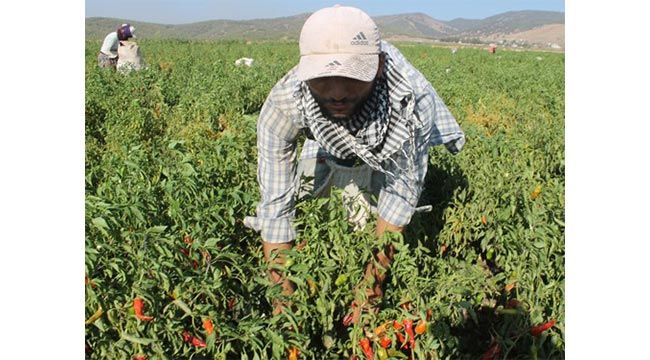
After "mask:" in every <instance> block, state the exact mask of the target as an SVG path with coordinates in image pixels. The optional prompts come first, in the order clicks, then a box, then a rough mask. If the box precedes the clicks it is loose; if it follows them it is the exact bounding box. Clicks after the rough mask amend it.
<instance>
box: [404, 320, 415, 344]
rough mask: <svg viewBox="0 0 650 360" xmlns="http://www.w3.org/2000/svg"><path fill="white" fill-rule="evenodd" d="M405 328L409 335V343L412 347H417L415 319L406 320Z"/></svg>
mask: <svg viewBox="0 0 650 360" xmlns="http://www.w3.org/2000/svg"><path fill="white" fill-rule="evenodd" d="M403 323H404V328H405V329H406V335H408V336H409V345H411V348H412V349H415V334H414V333H413V320H408V319H406V320H404V321H403Z"/></svg>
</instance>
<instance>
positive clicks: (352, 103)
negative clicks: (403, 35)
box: [245, 5, 465, 322]
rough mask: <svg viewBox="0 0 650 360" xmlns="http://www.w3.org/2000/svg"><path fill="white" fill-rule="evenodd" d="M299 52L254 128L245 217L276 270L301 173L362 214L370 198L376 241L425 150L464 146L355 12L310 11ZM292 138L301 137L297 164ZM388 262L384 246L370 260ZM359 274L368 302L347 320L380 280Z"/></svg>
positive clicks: (431, 96)
mask: <svg viewBox="0 0 650 360" xmlns="http://www.w3.org/2000/svg"><path fill="white" fill-rule="evenodd" d="M299 46H300V62H299V63H298V65H297V66H296V67H294V68H293V69H291V70H290V71H289V72H288V73H287V74H286V75H285V76H284V77H283V78H282V79H280V80H279V81H278V82H277V84H276V85H275V86H274V87H273V89H272V90H271V93H270V94H269V96H268V97H267V99H266V101H265V103H264V105H263V107H262V110H261V113H260V116H259V119H258V122H257V136H258V137H257V146H258V181H259V184H260V191H261V201H260V203H259V204H258V206H257V216H256V217H247V218H246V219H245V224H246V225H247V226H248V227H250V228H253V229H255V230H256V231H259V232H260V233H261V236H262V240H263V250H264V255H265V259H266V260H267V261H271V262H275V263H282V262H283V258H282V256H278V257H272V256H271V254H272V252H274V251H279V250H282V249H291V248H292V246H293V243H294V241H295V238H296V233H295V230H294V228H293V225H292V220H293V217H294V214H295V211H294V204H295V199H296V196H297V195H298V193H299V192H300V188H301V187H300V184H299V181H298V180H299V179H300V177H301V175H306V176H309V177H313V184H310V185H311V186H310V187H309V188H310V189H311V190H312V192H313V193H314V194H316V195H318V194H321V195H322V194H325V193H326V192H327V189H328V188H329V187H330V186H332V185H334V186H337V187H342V188H345V191H346V192H347V193H348V195H349V197H354V198H356V199H357V200H358V201H357V203H359V202H360V203H362V204H365V205H367V206H365V208H366V209H368V208H372V205H370V204H369V201H368V198H365V199H364V198H363V196H360V191H361V190H362V189H365V190H368V191H369V192H371V193H374V194H376V195H378V200H377V204H376V207H375V211H376V212H377V223H376V234H377V235H378V236H381V235H382V234H383V233H384V232H386V231H391V232H402V231H403V229H404V227H405V226H406V225H407V224H408V223H409V222H410V221H411V216H412V215H413V213H414V212H415V209H416V206H417V203H418V199H419V197H420V194H421V192H422V187H423V183H424V178H425V175H426V171H427V163H428V160H429V158H428V149H429V147H431V146H435V145H440V144H444V145H445V146H446V148H447V149H448V150H449V151H450V152H452V153H454V154H455V153H458V152H459V151H460V150H461V149H462V147H463V145H464V143H465V136H464V134H463V131H462V130H461V128H460V127H459V126H458V124H457V122H456V120H455V119H454V117H453V116H452V115H451V113H450V112H449V110H448V109H447V107H446V106H445V104H444V103H443V101H442V100H441V99H440V98H439V97H438V95H437V93H436V91H435V90H434V89H433V87H432V86H431V84H430V83H429V82H428V81H427V80H426V79H425V78H424V76H423V75H422V74H421V73H420V72H419V71H417V70H416V69H415V68H414V67H413V66H412V65H411V64H410V63H409V62H408V61H407V60H406V59H405V58H404V56H403V55H402V54H401V53H400V52H399V51H398V50H397V49H396V48H395V47H393V46H392V45H390V44H389V43H387V42H385V41H382V40H381V39H380V36H379V30H378V28H377V26H376V25H375V23H374V22H373V20H372V19H371V18H370V17H369V16H368V15H367V14H366V13H364V12H363V11H361V10H359V9H356V8H353V7H345V6H338V5H337V6H334V7H329V8H324V9H321V10H319V11H317V12H315V13H314V14H312V15H311V16H310V17H309V18H308V19H307V20H306V22H305V24H304V26H303V28H302V31H301V34H300V44H299ZM300 134H305V135H307V138H308V139H307V140H306V141H305V144H304V146H303V150H302V153H301V155H300V158H299V161H298V164H296V162H297V161H296V159H297V154H296V142H297V137H298V136H299V135H300ZM359 199H360V201H359ZM348 210H349V216H350V220H352V221H354V222H355V223H357V225H361V226H362V225H363V224H364V221H365V220H364V219H365V215H367V212H365V213H364V212H363V211H361V213H362V214H361V215H362V216H359V212H358V211H355V208H354V207H349V208H348ZM357 210H358V209H357ZM393 255H394V248H393V247H392V246H388V247H387V248H385V249H377V251H375V260H376V261H377V262H378V263H379V264H380V265H381V266H382V267H383V268H384V269H387V268H388V267H389V266H390V264H391V262H392V259H393ZM365 269H366V271H365V278H366V280H368V279H370V280H373V281H370V283H373V284H374V285H372V286H370V287H369V288H367V289H362V288H359V287H358V288H357V289H358V291H364V292H365V293H366V295H367V296H366V297H360V298H363V299H367V300H364V301H363V303H358V302H362V301H360V300H355V302H353V303H352V313H351V317H349V318H351V319H352V322H356V321H357V320H358V318H359V315H360V312H361V310H362V309H363V308H364V307H365V305H368V304H370V305H371V304H372V302H373V300H376V299H378V298H380V297H381V296H382V295H383V291H382V284H383V282H384V279H385V277H386V273H385V272H384V271H380V270H383V269H377V268H375V266H374V262H373V261H371V262H370V263H368V264H366V268H365ZM269 274H270V278H271V280H272V281H273V282H275V283H281V284H282V287H283V291H284V293H285V294H290V293H292V292H293V289H294V285H293V284H292V283H291V282H290V281H288V280H287V279H284V278H283V277H282V274H280V273H279V272H277V271H275V270H273V271H270V273H269ZM373 277H374V279H373ZM357 299H359V297H357ZM278 310H280V311H281V305H279V304H277V307H276V312H277V311H278Z"/></svg>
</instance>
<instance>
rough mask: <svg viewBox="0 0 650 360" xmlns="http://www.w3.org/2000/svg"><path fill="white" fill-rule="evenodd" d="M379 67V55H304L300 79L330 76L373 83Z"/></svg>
mask: <svg viewBox="0 0 650 360" xmlns="http://www.w3.org/2000/svg"><path fill="white" fill-rule="evenodd" d="M378 67H379V55H378V54H319V55H304V56H301V57H300V62H299V63H298V72H297V75H298V79H299V80H300V81H307V80H311V79H314V78H320V77H328V76H342V77H347V78H352V79H356V80H360V81H366V82H368V81H372V80H373V79H374V78H375V75H377V69H378Z"/></svg>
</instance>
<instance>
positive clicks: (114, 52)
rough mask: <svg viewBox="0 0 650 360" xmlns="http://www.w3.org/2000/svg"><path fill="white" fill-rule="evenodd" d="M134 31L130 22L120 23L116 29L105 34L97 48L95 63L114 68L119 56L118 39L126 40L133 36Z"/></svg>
mask: <svg viewBox="0 0 650 360" xmlns="http://www.w3.org/2000/svg"><path fill="white" fill-rule="evenodd" d="M134 32H135V27H133V26H132V25H130V24H122V25H120V26H119V27H118V28H117V30H116V31H113V32H111V33H109V34H108V35H106V37H105V38H104V42H103V43H102V47H101V49H100V50H99V54H98V55H97V63H98V65H99V67H102V68H113V69H115V68H116V66H117V61H118V57H119V54H118V48H119V46H120V41H127V40H128V39H130V38H132V37H135V34H134Z"/></svg>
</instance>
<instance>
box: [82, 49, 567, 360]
mask: <svg viewBox="0 0 650 360" xmlns="http://www.w3.org/2000/svg"><path fill="white" fill-rule="evenodd" d="M139 44H140V47H141V50H142V53H143V55H144V57H145V61H146V62H147V64H148V65H149V68H148V69H146V70H143V71H140V72H137V73H131V74H128V75H122V74H119V73H115V72H113V71H110V70H105V69H100V68H98V67H97V65H96V55H97V51H98V49H99V47H100V43H99V41H88V42H86V52H85V56H86V69H85V70H86V77H85V89H86V90H85V91H86V94H85V143H86V149H85V153H86V154H85V201H86V204H85V293H86V297H85V314H86V322H85V334H86V335H85V349H86V357H87V358H89V359H145V358H146V359H240V358H241V359H271V358H272V359H297V358H299V359H341V358H345V359H347V358H357V359H366V358H367V355H366V353H365V352H364V350H363V349H362V346H361V344H364V346H367V347H368V348H369V350H370V351H372V352H373V357H374V358H375V359H386V358H393V359H407V358H413V359H480V358H482V359H506V358H507V359H537V358H539V359H562V358H564V348H565V336H564V324H565V313H564V305H565V303H564V290H565V288H564V279H565V271H564V263H565V262H564V191H565V169H564V159H565V158H564V54H559V53H541V52H512V51H497V53H496V54H489V53H488V52H487V51H485V50H481V49H460V50H459V51H458V52H457V53H455V54H452V52H451V51H450V49H449V48H440V47H432V46H430V45H423V44H420V45H416V44H408V43H404V44H399V43H398V44H396V45H397V46H398V48H400V49H401V50H402V51H403V53H404V54H405V56H406V57H407V58H408V59H409V60H410V61H411V62H412V63H413V64H414V65H415V66H416V67H417V68H418V69H419V70H420V71H421V72H422V73H423V74H424V75H425V76H426V77H427V79H429V81H430V82H431V83H432V84H433V86H434V88H435V89H436V90H437V91H438V94H439V95H440V96H441V97H442V98H443V99H444V101H445V102H446V104H447V106H448V107H449V108H450V110H451V112H452V113H453V114H454V115H455V116H456V118H457V120H458V122H459V123H460V125H461V127H462V128H463V130H464V131H465V133H466V135H467V143H466V145H465V148H464V150H463V151H462V152H461V153H460V154H458V155H455V156H454V155H451V154H449V153H448V152H447V151H446V150H445V149H444V148H443V147H436V148H433V149H431V150H430V164H429V172H428V175H427V180H426V185H425V190H424V192H423V195H422V197H421V199H420V202H421V204H422V205H429V204H431V205H432V206H433V210H432V211H431V212H428V213H417V214H416V215H414V217H413V219H412V222H411V224H410V226H409V227H408V228H407V230H406V232H405V234H404V235H403V236H392V237H386V238H384V239H376V238H375V237H374V235H373V231H372V230H373V229H370V228H367V229H366V230H364V231H360V232H356V233H354V232H352V231H351V229H350V226H349V225H348V224H347V222H346V220H345V219H346V217H345V216H344V208H343V206H342V200H341V197H340V196H338V194H337V193H336V192H335V193H334V196H332V197H331V198H330V199H312V200H305V201H303V202H300V203H298V205H297V206H298V215H297V218H296V224H297V228H298V234H299V235H298V239H297V243H298V244H299V246H297V247H295V248H294V250H292V251H291V252H289V253H288V254H287V256H288V257H289V259H290V260H289V261H288V262H287V264H286V266H285V268H284V271H286V272H287V273H288V274H289V276H290V278H291V279H292V280H293V281H294V282H295V283H296V285H297V290H296V292H295V293H294V294H293V295H292V296H291V297H290V299H289V300H290V301H291V302H292V303H293V307H292V308H291V310H288V311H285V312H284V313H282V314H280V315H277V316H273V315H272V314H271V311H272V307H271V305H270V304H271V303H272V302H273V300H274V299H278V298H281V297H282V296H281V294H280V290H279V289H278V287H277V286H276V287H273V286H269V282H268V280H267V278H266V275H265V271H266V264H265V262H264V261H263V255H262V250H261V239H260V238H259V235H257V234H256V233H255V232H253V231H252V230H249V229H247V228H245V227H244V226H243V218H244V217H245V216H248V215H252V214H254V211H255V205H256V202H257V201H258V199H259V189H258V184H257V181H256V170H257V153H256V133H255V123H256V118H257V114H258V112H259V110H260V108H261V106H262V103H263V102H264V99H265V97H266V95H267V94H268V92H269V90H270V89H271V87H272V86H273V85H274V84H275V82H276V81H277V80H278V79H279V78H280V77H282V76H283V75H284V74H285V72H286V71H287V70H289V69H290V68H291V67H293V66H294V65H295V64H296V63H297V60H298V45H297V44H296V43H281V42H277V43H256V44H247V43H245V42H199V41H175V40H174V41H172V40H141V41H139ZM241 57H251V58H254V59H255V63H254V65H253V66H252V67H236V66H235V65H234V62H235V60H236V59H238V58H241ZM371 224H372V223H371ZM388 241H390V242H393V243H394V244H395V246H396V248H397V254H396V257H395V261H394V264H393V266H392V268H391V272H390V276H389V279H388V282H387V284H386V287H385V295H384V298H383V300H382V302H381V303H380V307H379V308H380V309H379V312H378V313H376V314H364V316H363V317H362V321H361V322H360V323H359V324H358V325H355V326H348V327H346V326H344V325H343V323H342V319H343V317H344V316H345V315H346V313H347V312H348V310H349V304H350V303H351V301H352V300H353V296H354V294H353V288H354V286H355V285H356V284H357V283H358V282H359V281H360V279H361V277H362V275H363V266H364V264H365V263H366V261H368V260H369V259H370V258H371V255H372V253H371V251H372V249H373V247H375V246H377V245H378V244H380V243H386V242H388ZM411 322H412V326H413V329H414V330H413V331H410V330H409V331H407V329H405V328H404V326H405V325H409V327H410V325H411ZM544 325H548V326H544ZM540 326H541V327H540ZM377 334H379V335H377ZM386 338H387V339H390V344H388V342H389V341H388V340H385V339H386ZM402 339H404V340H403V342H402V341H401V340H402ZM382 345H383V346H385V347H386V348H384V347H382ZM366 351H368V350H366Z"/></svg>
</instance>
